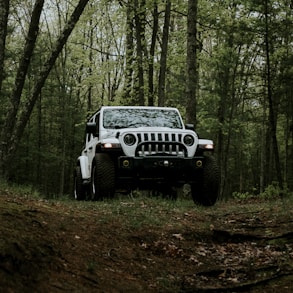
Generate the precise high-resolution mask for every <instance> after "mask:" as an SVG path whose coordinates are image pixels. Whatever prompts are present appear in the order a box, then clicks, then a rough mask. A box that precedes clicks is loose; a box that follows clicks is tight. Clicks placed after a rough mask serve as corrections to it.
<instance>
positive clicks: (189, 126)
mask: <svg viewBox="0 0 293 293" xmlns="http://www.w3.org/2000/svg"><path fill="white" fill-rule="evenodd" d="M185 128H186V129H188V130H193V131H195V129H194V125H193V124H186V125H185Z"/></svg>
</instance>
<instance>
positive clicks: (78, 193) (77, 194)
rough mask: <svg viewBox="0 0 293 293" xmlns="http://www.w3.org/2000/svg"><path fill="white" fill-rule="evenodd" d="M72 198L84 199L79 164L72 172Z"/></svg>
mask: <svg viewBox="0 0 293 293" xmlns="http://www.w3.org/2000/svg"><path fill="white" fill-rule="evenodd" d="M74 198H75V199H76V200H85V198H86V187H85V186H84V185H83V184H82V176H81V169H80V167H79V166H77V167H76V168H75V173H74Z"/></svg>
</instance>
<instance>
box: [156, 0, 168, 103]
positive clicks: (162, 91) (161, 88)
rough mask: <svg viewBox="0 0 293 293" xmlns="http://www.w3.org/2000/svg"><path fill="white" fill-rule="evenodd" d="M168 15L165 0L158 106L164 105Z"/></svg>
mask: <svg viewBox="0 0 293 293" xmlns="http://www.w3.org/2000/svg"><path fill="white" fill-rule="evenodd" d="M170 16H171V1H170V0H166V6H165V20H164V27H163V37H162V51H161V59H160V73H159V85H158V105H159V106H164V105H165V84H166V71H167V54H168V40H169V27H170Z"/></svg>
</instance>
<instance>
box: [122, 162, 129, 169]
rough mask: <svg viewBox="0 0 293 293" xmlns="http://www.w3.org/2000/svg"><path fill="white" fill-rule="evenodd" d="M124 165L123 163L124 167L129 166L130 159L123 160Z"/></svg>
mask: <svg viewBox="0 0 293 293" xmlns="http://www.w3.org/2000/svg"><path fill="white" fill-rule="evenodd" d="M122 165H123V167H125V168H127V167H129V161H128V160H124V161H123V162H122Z"/></svg>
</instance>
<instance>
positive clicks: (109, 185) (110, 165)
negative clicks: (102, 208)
mask: <svg viewBox="0 0 293 293" xmlns="http://www.w3.org/2000/svg"><path fill="white" fill-rule="evenodd" d="M114 192H115V166H114V162H113V160H112V159H111V157H110V156H109V155H108V154H96V156H95V158H94V161H93V167H92V200H102V199H104V198H112V197H113V196H114Z"/></svg>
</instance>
